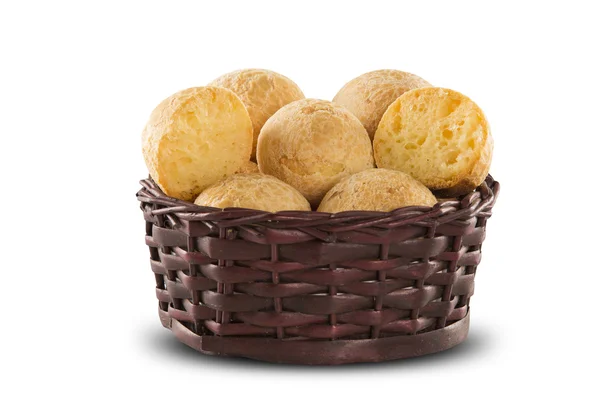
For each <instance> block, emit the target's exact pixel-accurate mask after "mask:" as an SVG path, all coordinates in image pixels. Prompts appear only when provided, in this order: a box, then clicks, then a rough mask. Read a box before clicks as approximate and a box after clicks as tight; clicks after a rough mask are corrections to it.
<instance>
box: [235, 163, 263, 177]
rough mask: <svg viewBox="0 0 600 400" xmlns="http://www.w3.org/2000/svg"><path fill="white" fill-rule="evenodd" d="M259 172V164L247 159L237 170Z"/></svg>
mask: <svg viewBox="0 0 600 400" xmlns="http://www.w3.org/2000/svg"><path fill="white" fill-rule="evenodd" d="M258 172H259V170H258V164H256V163H255V162H252V161H246V162H245V163H244V165H242V167H241V168H240V169H238V170H237V172H236V174H253V173H258Z"/></svg>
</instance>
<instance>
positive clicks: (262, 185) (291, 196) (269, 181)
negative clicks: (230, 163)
mask: <svg viewBox="0 0 600 400" xmlns="http://www.w3.org/2000/svg"><path fill="white" fill-rule="evenodd" d="M194 203H196V204H198V205H201V206H210V207H217V208H227V207H240V208H251V209H254V210H263V211H269V212H277V211H284V210H303V211H310V204H308V201H307V200H306V199H305V198H304V197H303V196H302V195H301V194H300V193H299V192H298V191H297V190H296V189H294V188H293V187H291V186H290V185H288V184H287V183H285V182H282V181H280V180H279V179H277V178H275V177H272V176H270V175H264V174H235V175H231V176H229V177H227V178H225V179H224V180H222V181H220V182H217V183H215V184H214V185H212V186H210V187H208V188H207V189H206V190H204V191H203V192H202V193H201V194H200V195H199V196H198V198H197V199H196V201H195V202H194Z"/></svg>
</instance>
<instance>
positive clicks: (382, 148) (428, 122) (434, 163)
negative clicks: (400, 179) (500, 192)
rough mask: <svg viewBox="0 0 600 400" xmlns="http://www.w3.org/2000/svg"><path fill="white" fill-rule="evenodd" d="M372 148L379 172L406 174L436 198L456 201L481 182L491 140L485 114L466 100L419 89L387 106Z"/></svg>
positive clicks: (451, 93)
mask: <svg viewBox="0 0 600 400" xmlns="http://www.w3.org/2000/svg"><path fill="white" fill-rule="evenodd" d="M373 148H374V151H375V160H376V162H377V166H378V167H380V168H391V169H396V170H399V171H404V172H406V173H408V174H410V175H412V176H413V177H414V178H415V179H417V180H419V181H420V182H422V183H423V184H424V185H425V186H427V187H428V188H430V189H431V190H435V191H437V192H436V194H437V195H438V196H440V197H455V196H460V195H463V194H465V193H468V192H470V191H472V190H473V189H475V188H476V187H477V186H479V185H480V184H481V183H482V182H483V181H484V180H485V178H486V176H487V174H488V171H489V169H490V163H491V161H492V149H493V140H492V136H491V134H490V127H489V125H488V122H487V120H486V118H485V116H484V115H483V112H482V111H481V109H480V108H479V107H478V106H477V104H475V103H474V102H473V101H472V100H471V99H469V98H468V97H467V96H465V95H463V94H461V93H458V92H456V91H454V90H450V89H442V88H420V89H415V90H411V91H409V92H406V93H404V94H403V95H402V96H400V97H399V98H398V99H397V100H396V101H395V102H394V103H392V105H390V107H389V108H388V109H387V111H386V112H385V114H384V116H383V118H382V119H381V122H380V123H379V128H378V129H377V133H376V134H375V139H374V141H373Z"/></svg>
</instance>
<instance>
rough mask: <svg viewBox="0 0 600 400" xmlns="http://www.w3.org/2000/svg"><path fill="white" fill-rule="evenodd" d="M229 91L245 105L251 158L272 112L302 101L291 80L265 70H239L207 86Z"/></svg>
mask: <svg viewBox="0 0 600 400" xmlns="http://www.w3.org/2000/svg"><path fill="white" fill-rule="evenodd" d="M209 85H210V86H220V87H224V88H227V89H230V90H232V91H233V92H234V93H235V94H237V95H238V97H239V98H240V100H242V103H244V105H246V108H247V109H248V113H249V114H250V119H251V120H252V127H253V131H254V142H253V144H252V159H253V160H254V159H256V141H257V138H258V134H259V133H260V130H261V128H262V127H263V125H264V124H265V122H266V121H267V119H269V117H270V116H271V115H273V114H275V111H277V110H279V109H280V108H281V107H283V106H285V105H286V104H288V103H291V102H292V101H296V100H300V99H303V98H304V94H303V93H302V90H300V88H299V87H298V85H296V84H295V83H294V82H293V81H292V80H291V79H289V78H287V77H285V76H283V75H281V74H278V73H277V72H273V71H269V70H266V69H242V70H239V71H233V72H230V73H228V74H225V75H222V76H220V77H218V78H217V79H215V80H214V81H212V82H211V83H209Z"/></svg>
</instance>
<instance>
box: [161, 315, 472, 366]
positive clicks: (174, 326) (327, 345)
mask: <svg viewBox="0 0 600 400" xmlns="http://www.w3.org/2000/svg"><path fill="white" fill-rule="evenodd" d="M165 314H166V313H165ZM161 322H162V323H163V325H164V326H165V327H167V328H169V325H170V329H171V330H172V332H173V333H174V334H175V336H176V337H177V339H178V340H179V341H181V342H182V343H185V344H186V345H188V346H190V347H192V348H193V349H195V350H198V351H199V352H201V353H204V354H209V355H218V356H234V357H243V358H250V359H254V360H260V361H267V362H273V363H284V364H307V365H338V364H351V363H367V362H381V361H389V360H397V359H401V358H411V357H418V356H422V355H426V354H431V353H437V352H440V351H443V350H447V349H449V348H451V347H454V346H456V345H457V344H459V343H461V342H462V341H464V340H465V339H466V337H467V333H468V331H469V313H467V315H466V316H465V317H464V318H463V319H461V320H460V321H457V322H455V323H453V324H452V325H449V326H447V327H445V328H442V329H437V330H435V331H431V332H427V333H422V334H418V335H411V336H394V337H387V338H381V339H363V340H333V341H325V340H324V341H315V340H306V341H300V340H295V341H286V340H278V339H272V338H257V337H220V336H199V335H196V334H195V333H194V332H192V331H190V330H189V329H188V328H186V327H185V326H184V325H182V324H181V323H180V322H178V321H177V320H175V319H172V320H171V321H170V324H168V323H166V322H167V321H166V320H165V319H163V318H162V316H161Z"/></svg>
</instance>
